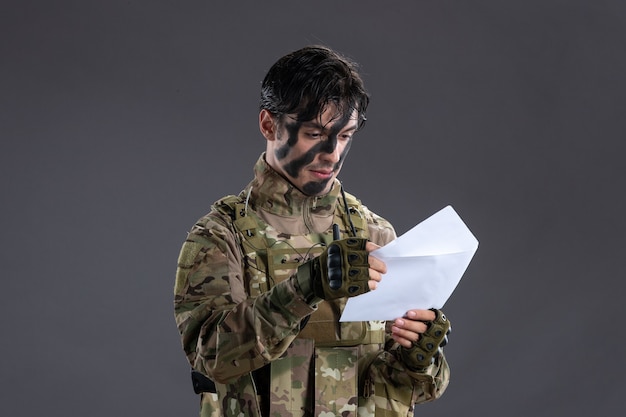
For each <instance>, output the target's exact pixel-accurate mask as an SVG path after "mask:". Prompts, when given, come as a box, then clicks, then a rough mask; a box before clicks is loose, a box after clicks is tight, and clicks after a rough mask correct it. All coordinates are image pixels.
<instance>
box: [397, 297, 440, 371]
mask: <svg viewBox="0 0 626 417" xmlns="http://www.w3.org/2000/svg"><path fill="white" fill-rule="evenodd" d="M431 310H432V311H434V312H435V320H433V321H427V322H426V325H427V326H428V328H427V329H426V331H425V332H424V333H422V334H420V337H419V339H418V340H417V342H413V346H412V347H410V348H405V347H401V348H400V355H401V357H402V360H403V361H404V363H405V364H406V365H407V366H408V367H409V369H412V370H416V371H420V370H424V369H426V368H427V367H429V366H430V365H432V364H433V363H434V362H435V358H436V357H437V355H439V354H440V352H441V348H442V347H444V346H445V345H446V344H447V343H448V335H449V334H450V331H451V327H450V321H449V320H448V319H447V318H446V316H445V314H443V312H441V310H437V309H434V308H431Z"/></svg>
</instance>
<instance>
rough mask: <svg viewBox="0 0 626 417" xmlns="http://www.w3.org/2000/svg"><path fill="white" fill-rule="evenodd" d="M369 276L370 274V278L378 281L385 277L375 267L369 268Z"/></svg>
mask: <svg viewBox="0 0 626 417" xmlns="http://www.w3.org/2000/svg"><path fill="white" fill-rule="evenodd" d="M369 276H370V280H374V281H377V282H380V281H381V280H382V279H383V276H382V274H381V273H380V272H378V271H377V270H375V269H372V268H370V269H369Z"/></svg>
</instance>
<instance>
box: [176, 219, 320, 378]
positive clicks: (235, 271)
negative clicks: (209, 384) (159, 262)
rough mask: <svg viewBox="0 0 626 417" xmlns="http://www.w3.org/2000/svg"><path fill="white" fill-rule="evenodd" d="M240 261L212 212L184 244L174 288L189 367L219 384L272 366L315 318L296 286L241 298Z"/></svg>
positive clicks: (224, 225)
mask: <svg viewBox="0 0 626 417" xmlns="http://www.w3.org/2000/svg"><path fill="white" fill-rule="evenodd" d="M244 276H245V274H244V270H243V254H242V252H241V247H240V245H239V243H238V240H237V236H236V234H235V232H234V230H233V229H232V227H231V225H230V221H229V219H226V218H225V217H224V216H222V215H220V214H216V213H215V212H212V213H210V214H209V215H207V216H205V217H204V218H203V219H201V221H199V222H198V223H196V225H195V226H194V228H193V229H192V230H191V231H190V233H189V234H188V237H187V240H186V241H185V242H184V243H183V245H182V248H181V251H180V255H179V258H178V267H177V270H176V282H175V287H174V315H175V319H176V325H177V327H178V330H179V333H180V336H181V339H182V346H183V349H184V351H185V354H186V355H187V358H188V360H189V363H190V364H191V366H192V367H193V368H194V369H196V370H197V371H199V372H202V373H204V374H205V375H207V376H208V377H209V378H211V379H213V380H214V381H217V382H220V383H227V382H230V381H232V380H234V379H236V378H237V377H239V376H241V375H243V374H246V373H249V372H251V371H253V370H255V369H258V368H260V367H262V366H263V365H265V364H267V363H269V362H270V361H272V360H274V359H277V358H278V357H280V355H281V354H283V353H284V351H285V350H286V349H287V347H288V346H289V344H290V343H291V341H292V340H293V339H294V338H295V337H296V335H297V334H298V331H299V329H300V322H301V320H302V319H303V318H305V317H306V316H308V315H310V314H311V313H312V312H313V311H315V309H316V307H315V306H314V305H309V304H307V303H306V302H305V301H304V300H303V297H302V295H301V294H300V293H299V291H298V290H297V289H296V288H297V287H296V284H295V279H288V280H285V281H283V282H281V283H278V284H277V285H275V286H274V287H273V288H272V289H271V290H269V291H267V292H265V293H263V294H262V295H260V296H259V297H257V298H254V299H253V298H251V297H249V296H248V294H247V291H246V285H245V282H244Z"/></svg>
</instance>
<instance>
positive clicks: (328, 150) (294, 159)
mask: <svg viewBox="0 0 626 417" xmlns="http://www.w3.org/2000/svg"><path fill="white" fill-rule="evenodd" d="M335 110H336V109H335ZM329 111H330V110H329ZM355 113H356V111H353V112H352V113H350V114H341V117H340V118H338V117H337V114H336V113H335V117H325V116H328V115H332V113H327V114H325V113H323V114H322V115H320V117H319V119H318V120H316V121H304V122H301V121H297V120H294V118H291V117H290V119H291V120H292V121H293V122H292V123H284V124H283V126H282V128H279V129H278V132H277V137H276V139H277V140H276V141H275V142H270V143H273V144H274V145H275V146H274V147H273V148H274V149H273V150H272V154H273V157H274V158H273V163H274V165H273V166H274V167H275V169H277V170H278V171H279V172H281V173H282V174H283V175H284V176H285V177H286V178H287V179H288V180H289V181H291V182H292V184H293V185H295V186H296V187H297V188H298V189H300V191H302V192H303V193H305V194H307V195H321V194H323V193H324V192H328V190H329V187H330V183H331V182H332V181H333V180H334V179H335V178H336V176H337V174H338V173H339V171H340V169H341V167H342V165H343V162H344V160H345V158H346V155H347V153H348V151H349V149H350V147H351V144H352V137H351V135H352V133H353V132H354V131H355V130H356V125H355V126H352V125H349V124H350V123H351V122H354V120H355V115H354V114H355ZM322 124H323V125H322ZM348 126H349V127H348ZM342 132H344V133H343V134H342V135H341V136H340V134H341V133H342ZM318 135H319V137H318ZM344 135H346V136H344ZM281 136H282V137H281ZM338 147H339V148H338ZM337 149H339V150H340V152H341V153H340V154H336V152H337Z"/></svg>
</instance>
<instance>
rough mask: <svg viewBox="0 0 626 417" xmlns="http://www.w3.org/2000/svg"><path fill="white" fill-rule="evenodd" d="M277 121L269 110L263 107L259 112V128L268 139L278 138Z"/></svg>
mask: <svg viewBox="0 0 626 417" xmlns="http://www.w3.org/2000/svg"><path fill="white" fill-rule="evenodd" d="M276 129H277V127H276V121H275V120H274V116H272V113H270V112H269V111H267V110H265V109H263V110H261V112H260V113H259V130H261V134H262V135H263V136H264V137H265V139H267V140H276Z"/></svg>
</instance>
